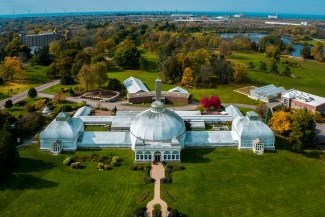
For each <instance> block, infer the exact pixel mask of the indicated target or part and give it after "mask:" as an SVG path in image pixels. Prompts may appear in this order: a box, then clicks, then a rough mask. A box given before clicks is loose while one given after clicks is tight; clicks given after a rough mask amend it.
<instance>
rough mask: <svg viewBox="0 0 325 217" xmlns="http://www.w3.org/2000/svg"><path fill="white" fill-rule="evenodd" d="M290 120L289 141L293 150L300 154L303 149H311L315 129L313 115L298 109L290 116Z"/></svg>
mask: <svg viewBox="0 0 325 217" xmlns="http://www.w3.org/2000/svg"><path fill="white" fill-rule="evenodd" d="M291 120H292V129H291V132H290V134H289V141H290V143H291V144H292V148H293V150H295V151H297V152H301V151H303V149H304V148H307V147H313V146H314V143H315V142H314V141H315V128H316V124H315V121H314V115H313V114H312V113H311V112H310V111H309V110H307V109H300V110H298V111H296V112H294V113H293V114H292V116H291Z"/></svg>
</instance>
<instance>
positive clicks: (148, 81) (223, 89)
mask: <svg viewBox="0 0 325 217" xmlns="http://www.w3.org/2000/svg"><path fill="white" fill-rule="evenodd" d="M108 75H109V76H110V77H111V78H117V79H119V80H120V81H123V80H125V79H127V78H128V77H130V76H134V77H136V78H139V79H141V80H142V82H143V83H144V84H145V85H146V86H147V87H148V89H149V90H155V82H154V80H155V79H156V78H157V77H158V76H159V74H158V73H157V72H156V73H154V72H150V73H148V72H145V71H140V70H126V71H123V72H110V73H109V74H108ZM175 86H176V85H168V84H162V90H164V91H167V90H169V89H172V88H174V87H175ZM239 87H241V85H219V86H218V87H217V88H214V89H188V91H189V92H190V93H191V94H192V95H193V98H194V99H195V100H197V101H199V100H200V99H201V98H202V97H205V96H212V95H217V96H219V97H220V98H221V101H222V102H224V103H246V104H256V103H257V102H256V101H254V100H252V99H249V98H248V97H245V96H243V95H241V94H239V93H236V92H234V91H233V90H234V89H237V88H239Z"/></svg>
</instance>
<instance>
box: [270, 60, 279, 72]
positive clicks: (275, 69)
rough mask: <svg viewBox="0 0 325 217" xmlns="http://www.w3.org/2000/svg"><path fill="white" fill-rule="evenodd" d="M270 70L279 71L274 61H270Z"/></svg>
mask: <svg viewBox="0 0 325 217" xmlns="http://www.w3.org/2000/svg"><path fill="white" fill-rule="evenodd" d="M270 72H273V73H279V71H278V65H277V63H276V61H272V63H271V66H270Z"/></svg>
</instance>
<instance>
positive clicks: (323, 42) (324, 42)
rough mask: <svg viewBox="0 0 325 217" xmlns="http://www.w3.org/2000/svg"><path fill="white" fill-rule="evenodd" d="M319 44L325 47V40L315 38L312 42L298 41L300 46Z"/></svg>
mask: <svg viewBox="0 0 325 217" xmlns="http://www.w3.org/2000/svg"><path fill="white" fill-rule="evenodd" d="M317 42H321V43H322V44H323V45H325V39H317V38H313V39H311V40H306V41H298V43H299V44H308V45H310V46H314V45H316V43H317Z"/></svg>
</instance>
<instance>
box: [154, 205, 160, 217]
mask: <svg viewBox="0 0 325 217" xmlns="http://www.w3.org/2000/svg"><path fill="white" fill-rule="evenodd" d="M152 217H162V212H161V206H160V204H158V203H157V204H155V205H153V211H152Z"/></svg>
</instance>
